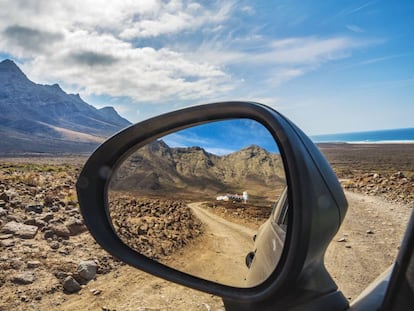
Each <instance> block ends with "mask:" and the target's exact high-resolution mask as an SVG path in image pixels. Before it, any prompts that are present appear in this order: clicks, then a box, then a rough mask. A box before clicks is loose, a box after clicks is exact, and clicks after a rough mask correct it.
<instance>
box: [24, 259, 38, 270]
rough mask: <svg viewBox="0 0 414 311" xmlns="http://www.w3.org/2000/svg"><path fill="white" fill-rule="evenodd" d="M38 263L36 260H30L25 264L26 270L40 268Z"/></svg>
mask: <svg viewBox="0 0 414 311" xmlns="http://www.w3.org/2000/svg"><path fill="white" fill-rule="evenodd" d="M40 264H41V263H40V261H37V260H31V261H28V262H27V268H29V269H35V268H38V267H39V266H40Z"/></svg>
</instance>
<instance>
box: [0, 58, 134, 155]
mask: <svg viewBox="0 0 414 311" xmlns="http://www.w3.org/2000/svg"><path fill="white" fill-rule="evenodd" d="M130 124H131V123H130V122H129V121H128V120H126V119H124V118H122V117H121V116H119V115H118V113H117V112H116V111H115V109H114V108H113V107H104V108H102V109H97V108H95V107H93V106H91V105H89V104H87V103H86V102H85V101H83V100H82V99H81V98H80V96H79V94H67V93H65V92H64V91H63V90H62V89H61V88H60V86H59V85H58V84H53V85H42V84H36V83H34V82H32V81H30V80H29V79H28V78H27V76H26V75H25V74H24V73H23V72H22V71H21V70H20V68H19V67H18V66H17V65H16V64H15V63H14V62H13V61H11V60H8V59H6V60H3V61H2V62H0V135H1V140H0V154H2V155H5V154H10V155H12V154H19V153H41V154H42V153H52V154H55V153H74V154H76V153H89V152H91V151H92V150H93V149H94V148H95V147H96V146H98V145H99V143H101V142H102V141H104V140H105V138H107V137H109V136H110V135H112V134H114V133H115V132H117V131H119V130H121V129H122V128H124V127H127V126H128V125H130Z"/></svg>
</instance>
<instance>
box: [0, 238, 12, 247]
mask: <svg viewBox="0 0 414 311" xmlns="http://www.w3.org/2000/svg"><path fill="white" fill-rule="evenodd" d="M14 244H15V241H14V240H13V239H6V240H0V245H1V246H3V247H12V246H14Z"/></svg>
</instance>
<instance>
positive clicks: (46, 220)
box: [40, 213, 53, 222]
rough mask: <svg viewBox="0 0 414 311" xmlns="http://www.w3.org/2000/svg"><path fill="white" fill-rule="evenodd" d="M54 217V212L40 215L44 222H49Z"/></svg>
mask: <svg viewBox="0 0 414 311" xmlns="http://www.w3.org/2000/svg"><path fill="white" fill-rule="evenodd" d="M52 219H53V213H46V214H45V215H43V216H41V217H40V220H43V221H44V222H49V221H51V220H52Z"/></svg>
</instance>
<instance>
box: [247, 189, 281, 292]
mask: <svg viewBox="0 0 414 311" xmlns="http://www.w3.org/2000/svg"><path fill="white" fill-rule="evenodd" d="M288 207H289V204H288V198H287V189H285V190H284V191H283V192H282V193H281V195H280V196H279V198H278V200H277V201H276V202H275V204H274V207H273V209H272V212H271V214H270V216H269V218H268V219H267V220H266V222H265V223H264V224H262V225H261V226H260V228H259V230H258V231H257V234H256V235H255V236H254V249H253V251H252V252H250V253H249V254H248V255H247V256H246V265H247V266H248V268H249V271H248V273H247V276H246V282H247V284H260V283H262V282H263V281H265V280H266V279H267V278H268V276H269V275H270V274H271V273H272V272H273V271H274V270H275V268H276V266H277V264H278V262H279V260H280V256H281V255H282V251H283V246H284V243H285V238H286V230H287V224H288Z"/></svg>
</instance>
